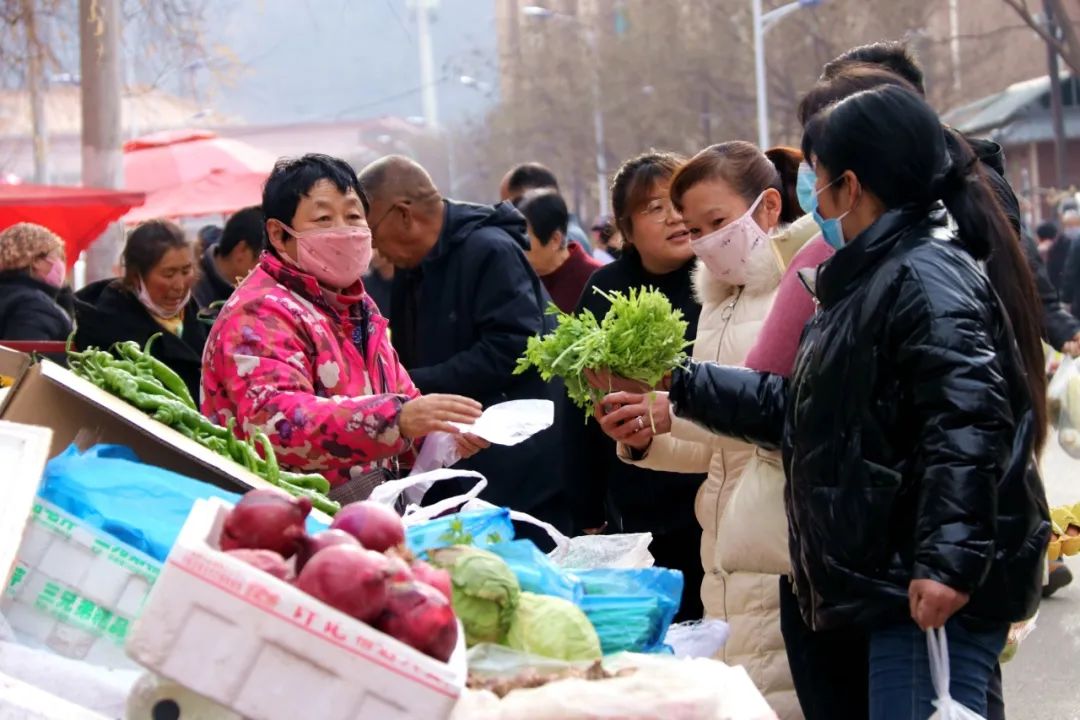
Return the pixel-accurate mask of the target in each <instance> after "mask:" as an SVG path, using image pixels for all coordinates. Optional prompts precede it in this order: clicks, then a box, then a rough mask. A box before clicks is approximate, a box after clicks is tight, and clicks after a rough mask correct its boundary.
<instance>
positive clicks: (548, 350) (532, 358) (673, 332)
mask: <svg viewBox="0 0 1080 720" xmlns="http://www.w3.org/2000/svg"><path fill="white" fill-rule="evenodd" d="M594 290H595V291H596V292H598V293H600V294H601V295H603V296H604V297H605V298H607V299H608V301H609V302H610V303H611V307H610V309H609V310H608V312H607V314H606V315H605V316H604V319H603V320H602V321H600V322H597V320H596V317H595V316H594V315H593V314H592V312H591V311H589V310H584V311H582V312H581V313H580V314H579V315H570V314H567V313H564V312H561V311H559V309H558V308H556V307H555V306H554V305H551V306H550V308H549V309H548V314H553V315H557V316H558V325H557V326H556V327H555V330H553V331H552V332H551V333H549V334H547V335H544V336H537V337H533V338H529V344H528V346H527V347H526V348H525V354H524V355H523V356H522V357H521V358H520V359H519V360H518V365H517V368H516V369H515V370H514V372H515V373H518V374H520V373H523V372H525V371H526V370H528V369H529V368H531V367H535V368H536V369H537V370H539V371H540V376H541V377H542V378H543V379H544V380H551V379H552V378H554V377H561V378H563V380H564V381H565V383H566V393H567V395H569V396H570V399H571V400H573V401H574V404H575V405H577V406H578V407H580V408H584V409H585V410H586V411H588V410H590V409H591V407H592V405H594V404H595V403H596V402H598V401H599V400H600V399H601V398H602V397H603V393H600V392H597V391H595V390H594V389H593V388H592V387H590V386H589V384H588V382H586V380H585V371H586V370H599V369H607V370H609V371H611V372H612V373H615V374H616V375H621V376H623V377H626V378H630V379H631V380H639V381H641V382H643V383H645V384H647V385H649V386H650V387H653V386H655V385H657V384H658V383H659V382H660V381H661V380H663V378H664V375H666V374H667V373H668V372H670V371H671V369H672V368H674V367H675V366H676V365H678V364H679V363H680V362H681V361H682V360H683V359H685V357H686V353H685V350H686V347H687V345H689V344H690V343H689V341H687V340H686V328H687V323H686V321H685V320H683V317H682V312H681V311H680V310H677V309H674V308H672V307H671V302H670V301H669V300H668V299H667V297H665V296H664V294H663V293H661V292H660V291H658V290H655V289H653V288H640V289H639V288H631V289H630V291H629V293H628V294H624V293H622V292H618V291H616V292H612V293H605V292H604V291H602V290H600V289H598V288H594Z"/></svg>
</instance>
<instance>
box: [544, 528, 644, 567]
mask: <svg viewBox="0 0 1080 720" xmlns="http://www.w3.org/2000/svg"><path fill="white" fill-rule="evenodd" d="M652 540H653V536H652V533H647V532H646V533H619V534H615V535H579V536H577V537H572V538H570V544H569V546H568V547H567V551H566V554H565V555H564V556H562V557H559V558H552V559H554V560H555V562H556V563H558V564H559V565H560V566H562V567H565V568H577V569H580V570H587V569H592V568H647V567H652V566H653V565H655V564H656V561H655V560H654V559H653V556H652V553H650V552H649V545H650V544H652Z"/></svg>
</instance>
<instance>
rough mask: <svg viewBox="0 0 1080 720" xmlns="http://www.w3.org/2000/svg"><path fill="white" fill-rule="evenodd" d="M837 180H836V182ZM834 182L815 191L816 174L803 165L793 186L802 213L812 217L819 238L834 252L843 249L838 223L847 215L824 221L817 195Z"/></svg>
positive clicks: (842, 237) (842, 238)
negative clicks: (818, 231)
mask: <svg viewBox="0 0 1080 720" xmlns="http://www.w3.org/2000/svg"><path fill="white" fill-rule="evenodd" d="M839 179H840V178H837V180H839ZM835 182H836V180H833V181H832V182H831V183H829V184H828V185H826V186H825V187H823V188H821V190H817V189H816V188H815V187H814V186H815V185H817V174H816V173H814V170H813V168H811V167H810V166H809V165H807V164H806V163H803V164H802V165H800V166H799V179H798V182H797V183H796V185H795V191H796V193H797V194H798V196H799V205H801V206H802V209H803V212H808V213H810V214H811V215H813V217H814V222H816V223H817V224H818V227H819V228H820V229H821V236H822V237H823V238H824V239H825V242H826V243H828V244H829V246H831V247H832V248H833V249H834V250H840V249H841V248H843V247H844V229H843V227H842V226H841V225H840V221H841V220H843V219H844V218H845V217H847V214H848V213H844V214H843V215H841V216H840V217H838V218H829V219H827V220H826V219H825V218H823V217H821V213H819V212H818V195H819V194H820V193H821V192H822V190H825V189H826V188H828V187H829V186H830V185H832V184H833V183H835ZM848 212H851V211H850V210H849V211H848Z"/></svg>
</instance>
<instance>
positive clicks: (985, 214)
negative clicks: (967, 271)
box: [940, 128, 1048, 449]
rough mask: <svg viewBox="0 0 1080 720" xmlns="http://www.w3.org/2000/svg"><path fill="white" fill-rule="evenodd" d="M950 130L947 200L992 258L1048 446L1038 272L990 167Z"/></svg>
mask: <svg viewBox="0 0 1080 720" xmlns="http://www.w3.org/2000/svg"><path fill="white" fill-rule="evenodd" d="M944 132H945V145H946V147H947V148H948V153H949V159H950V161H951V163H952V165H951V167H950V168H949V170H948V172H947V173H946V174H945V176H944V178H943V179H942V183H941V188H940V191H941V193H940V194H941V200H942V202H944V203H945V208H946V209H947V210H948V211H949V215H951V216H952V218H953V220H954V221H956V227H957V230H958V236H959V240H960V242H961V243H962V244H963V245H964V247H965V248H967V250H968V252H969V253H971V255H972V256H973V257H975V258H976V259H979V260H985V261H986V275H987V277H989V278H990V284H991V285H992V286H993V288H994V290H995V292H997V294H998V297H999V298H1000V299H1001V304H1002V306H1003V307H1004V309H1005V312H1006V314H1007V315H1008V317H1009V321H1010V324H1011V325H1012V331H1013V335H1014V336H1015V338H1016V344H1017V346H1018V348H1019V350H1020V357H1021V359H1022V361H1023V367H1024V371H1025V375H1026V377H1025V381H1026V382H1027V386H1028V393H1029V394H1030V395H1031V400H1032V411H1033V412H1034V415H1035V420H1036V426H1035V442H1036V448H1037V449H1042V446H1043V443H1045V442H1046V433H1047V425H1048V411H1047V406H1046V401H1045V398H1046V359H1045V356H1044V353H1043V347H1042V327H1043V319H1042V303H1041V301H1040V300H1039V294H1038V291H1037V289H1036V286H1035V277H1034V275H1033V274H1032V272H1031V266H1030V265H1029V264H1028V261H1027V256H1026V255H1024V251H1023V248H1021V247H1020V237H1019V235H1018V233H1017V231H1016V230H1015V229H1014V228H1013V226H1012V223H1010V222H1009V220H1008V218H1007V217H1006V215H1005V212H1004V210H1003V209H1002V206H1001V202H1000V201H999V200H998V196H997V193H995V192H994V188H993V185H992V184H991V181H990V179H989V177H988V174H987V170H986V169H985V168H983V166H982V163H980V162H979V159H978V157H977V156H976V154H975V151H974V150H973V149H972V147H971V145H970V144H969V143H968V141H967V140H966V139H965V138H964V137H963V136H962V135H961V134H960V133H959V132H957V131H956V130H953V129H952V128H945V131H944Z"/></svg>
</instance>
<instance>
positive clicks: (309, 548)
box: [219, 490, 458, 662]
mask: <svg viewBox="0 0 1080 720" xmlns="http://www.w3.org/2000/svg"><path fill="white" fill-rule="evenodd" d="M310 511H311V503H310V502H309V501H308V500H307V498H303V497H290V496H288V495H285V494H284V493H281V492H278V491H277V490H252V491H250V492H248V493H247V494H246V495H244V497H242V498H241V499H240V501H239V502H238V503H237V504H236V506H235V507H234V508H233V509H232V510H231V511H230V512H229V514H228V516H226V518H225V522H224V524H223V526H222V531H221V538H220V541H219V544H220V545H221V548H222V550H224V551H226V552H228V553H229V554H231V555H233V556H234V557H237V558H239V559H241V560H243V561H244V562H246V563H248V564H250V565H252V566H253V567H255V568H258V569H259V570H262V571H264V572H267V573H269V574H271V575H273V576H274V577H277V578H280V579H282V580H287V581H289V582H292V583H293V584H294V585H296V587H297V588H299V589H300V590H303V591H304V592H306V593H307V594H309V595H311V596H312V597H314V598H316V599H318V600H320V601H322V602H324V603H326V604H327V605H329V606H331V607H333V608H336V609H337V610H340V611H341V612H343V613H345V614H347V615H349V616H351V617H354V618H356V619H357V620H360V621H361V622H365V623H367V624H369V625H371V626H372V627H375V628H377V629H379V630H381V631H382V632H384V633H386V634H387V635H390V636H391V637H393V638H395V639H397V640H400V641H401V642H403V643H405V644H406V645H409V646H410V647H413V648H416V649H417V650H419V651H420V652H422V653H425V654H427V655H429V656H430V657H433V658H435V659H436V660H440V661H442V662H446V661H447V660H448V659H449V658H450V656H451V655H452V654H453V652H454V647H455V645H456V644H457V636H458V621H457V617H456V616H455V614H454V609H453V607H452V606H451V604H450V598H449V597H448V596H449V594H450V592H449V587H450V577H449V575H448V574H447V573H446V572H445V571H442V570H438V569H436V568H434V567H432V566H430V565H428V564H427V563H426V562H423V561H420V560H415V559H414V558H413V557H412V555H411V553H409V551H408V550H407V549H406V548H405V545H404V538H405V528H404V526H403V525H402V522H401V518H399V517H398V516H397V515H396V514H395V513H394V512H393V511H392V510H389V509H388V508H386V507H385V506H382V505H379V504H378V503H374V502H370V501H363V502H358V503H352V504H351V505H347V506H346V507H344V508H342V514H341V515H340V516H339V518H340V522H336V524H338V527H335V528H331V529H330V530H326V531H323V532H321V533H318V534H316V535H314V536H308V535H306V533H305V532H304V520H305V519H306V518H307V515H308V513H309V512H310ZM335 520H336V521H337V520H338V519H335ZM393 538H400V539H399V540H398V542H396V543H393V544H387V543H388V542H389V541H390V540H392V539H393ZM365 539H366V540H368V541H370V542H372V543H373V545H371V546H368V545H366V544H365V542H364V541H365ZM376 547H378V548H379V549H376ZM293 557H295V558H296V561H295V566H296V568H297V569H298V574H295V576H294V574H293V572H292V569H291V568H290V567H289V565H288V563H287V560H288V559H290V558H293Z"/></svg>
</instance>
